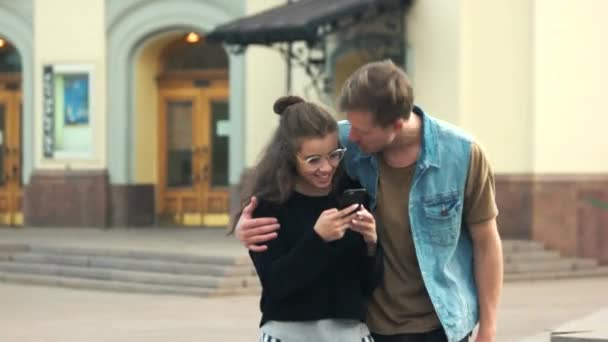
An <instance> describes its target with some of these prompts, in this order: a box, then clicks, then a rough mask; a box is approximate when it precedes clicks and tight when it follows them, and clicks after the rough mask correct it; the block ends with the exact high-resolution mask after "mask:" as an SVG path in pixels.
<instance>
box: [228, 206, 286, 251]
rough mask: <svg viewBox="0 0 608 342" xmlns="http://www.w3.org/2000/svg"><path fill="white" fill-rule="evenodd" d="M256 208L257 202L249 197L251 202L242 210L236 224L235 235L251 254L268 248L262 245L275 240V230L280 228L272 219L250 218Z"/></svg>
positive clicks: (274, 219) (275, 220)
mask: <svg viewBox="0 0 608 342" xmlns="http://www.w3.org/2000/svg"><path fill="white" fill-rule="evenodd" d="M257 206H258V200H257V198H255V197H251V201H250V202H249V204H247V206H246V207H245V208H244V209H243V213H241V216H240V217H239V221H238V222H237V224H236V228H235V235H236V237H237V239H239V241H241V243H242V244H243V245H244V246H245V247H247V249H249V250H250V251H252V252H263V251H265V250H267V249H268V246H266V245H264V244H263V243H265V242H268V241H269V240H272V239H276V238H277V232H276V231H277V230H278V229H279V228H281V226H280V225H279V222H278V221H277V219H276V218H274V217H259V218H252V215H253V212H254V211H255V209H256V208H257Z"/></svg>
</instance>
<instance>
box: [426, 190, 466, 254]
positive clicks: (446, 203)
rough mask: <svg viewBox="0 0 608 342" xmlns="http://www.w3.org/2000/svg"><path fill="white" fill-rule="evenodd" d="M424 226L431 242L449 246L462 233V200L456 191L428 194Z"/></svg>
mask: <svg viewBox="0 0 608 342" xmlns="http://www.w3.org/2000/svg"><path fill="white" fill-rule="evenodd" d="M422 209H423V213H424V215H423V216H424V217H423V222H422V223H423V226H424V228H423V229H424V231H426V232H427V236H428V239H429V240H430V242H432V243H434V244H437V245H442V246H449V245H453V244H454V243H455V241H456V240H457V239H458V236H459V235H460V234H459V233H460V224H461V222H462V219H461V218H462V200H461V199H460V196H458V193H457V192H456V191H453V192H446V193H441V194H436V195H432V196H427V197H425V198H424V199H423V202H422Z"/></svg>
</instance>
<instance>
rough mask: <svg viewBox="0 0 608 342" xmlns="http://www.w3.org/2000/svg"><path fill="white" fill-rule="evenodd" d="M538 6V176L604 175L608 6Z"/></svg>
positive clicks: (601, 0)
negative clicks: (607, 22) (558, 174)
mask: <svg viewBox="0 0 608 342" xmlns="http://www.w3.org/2000/svg"><path fill="white" fill-rule="evenodd" d="M534 4H535V6H534V13H535V20H534V50H533V56H534V78H535V82H534V88H533V93H534V95H535V97H534V115H535V121H534V123H533V127H534V140H533V146H534V149H535V151H536V153H535V160H534V170H535V171H536V172H537V173H543V174H545V173H549V174H554V173H565V174H571V173H606V172H608V138H607V137H606V127H608V115H606V80H608V64H607V63H606V61H608V44H607V39H608V38H607V37H608V24H606V18H608V1H605V0H581V1H566V0H537V1H535V2H534Z"/></svg>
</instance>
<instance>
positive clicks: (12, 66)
mask: <svg viewBox="0 0 608 342" xmlns="http://www.w3.org/2000/svg"><path fill="white" fill-rule="evenodd" d="M21 98H22V95H21V56H20V55H19V52H18V51H17V48H16V47H15V46H14V45H13V44H11V42H9V41H8V40H7V39H5V38H3V37H1V36H0V225H2V226H18V225H22V224H23V206H22V202H23V196H22V188H23V181H22V176H21V174H22V171H21V170H22V164H23V160H22V138H21V122H22V112H23V111H22V108H23V106H22V100H21Z"/></svg>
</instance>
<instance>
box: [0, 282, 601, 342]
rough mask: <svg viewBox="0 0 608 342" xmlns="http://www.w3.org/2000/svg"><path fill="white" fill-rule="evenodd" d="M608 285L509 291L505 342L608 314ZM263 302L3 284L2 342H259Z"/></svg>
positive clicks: (540, 337) (512, 286)
mask: <svg viewBox="0 0 608 342" xmlns="http://www.w3.org/2000/svg"><path fill="white" fill-rule="evenodd" d="M606 288H608V278H590V279H578V280H560V281H542V282H518V283H507V284H505V287H504V295H503V298H502V303H501V307H500V317H499V326H498V341H526V342H541V341H542V342H547V341H548V338H547V335H548V332H549V331H551V329H554V328H556V327H558V326H560V325H563V324H564V323H565V322H568V321H571V320H575V319H577V318H580V317H582V316H586V315H588V314H591V313H593V312H595V311H598V310H600V309H602V308H606V307H608V296H607V295H606V292H605V291H606ZM259 318H260V315H259V312H258V298H257V297H256V296H241V297H225V298H192V297H181V296H162V295H143V294H125V293H112V292H98V291H88V290H72V289H62V288H47V287H38V286H27V285H15V284H1V283H0V327H1V328H0V341H2V342H47V341H49V342H56V341H57V342H64V341H65V342H72V341H74V342H75V341H78V342H81V341H88V342H101V341H104V342H105V341H118V342H120V341H125V342H126V341H129V342H134V341H146V342H156V341H159V342H160V341H163V342H166V341H179V342H188V341H234V342H245V341H256V337H257V324H258V320H259Z"/></svg>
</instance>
